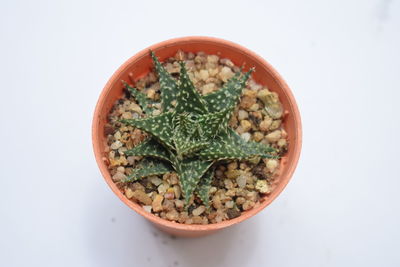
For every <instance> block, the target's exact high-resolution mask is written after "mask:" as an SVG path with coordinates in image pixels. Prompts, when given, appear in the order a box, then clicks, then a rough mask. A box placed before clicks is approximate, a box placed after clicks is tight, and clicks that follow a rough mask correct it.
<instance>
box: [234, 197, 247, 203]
mask: <svg viewBox="0 0 400 267" xmlns="http://www.w3.org/2000/svg"><path fill="white" fill-rule="evenodd" d="M244 202H246V199H245V198H244V197H238V198H236V204H237V205H243V203H244Z"/></svg>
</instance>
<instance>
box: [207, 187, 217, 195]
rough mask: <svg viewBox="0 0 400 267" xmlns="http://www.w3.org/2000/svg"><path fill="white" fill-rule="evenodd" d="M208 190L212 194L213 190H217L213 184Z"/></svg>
mask: <svg viewBox="0 0 400 267" xmlns="http://www.w3.org/2000/svg"><path fill="white" fill-rule="evenodd" d="M208 192H209V193H210V194H214V193H215V192H217V188H216V187H215V186H212V187H211V188H210V190H209V191H208Z"/></svg>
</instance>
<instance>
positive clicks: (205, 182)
mask: <svg viewBox="0 0 400 267" xmlns="http://www.w3.org/2000/svg"><path fill="white" fill-rule="evenodd" d="M213 178H214V168H210V169H208V171H207V172H206V173H205V174H204V175H203V177H201V179H200V182H199V184H198V185H197V188H196V193H197V195H198V196H199V197H200V199H201V201H203V203H204V205H206V207H209V205H210V195H209V191H210V188H211V182H212V180H213Z"/></svg>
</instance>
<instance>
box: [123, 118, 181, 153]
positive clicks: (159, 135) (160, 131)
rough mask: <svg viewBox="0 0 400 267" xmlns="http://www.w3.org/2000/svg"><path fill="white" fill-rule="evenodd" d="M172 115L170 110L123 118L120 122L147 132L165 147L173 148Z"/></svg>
mask: <svg viewBox="0 0 400 267" xmlns="http://www.w3.org/2000/svg"><path fill="white" fill-rule="evenodd" d="M172 117H173V113H172V112H166V113H162V114H160V115H158V116H153V117H148V118H144V119H123V120H121V122H122V123H125V124H128V125H131V126H134V127H136V128H139V129H141V130H143V131H145V132H147V133H149V134H150V135H152V136H153V137H154V138H156V139H157V140H158V141H160V142H161V143H162V144H164V145H165V146H166V147H169V148H172V149H173V148H174V145H173V142H172Z"/></svg>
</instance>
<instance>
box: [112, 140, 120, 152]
mask: <svg viewBox="0 0 400 267" xmlns="http://www.w3.org/2000/svg"><path fill="white" fill-rule="evenodd" d="M121 146H122V143H121V142H120V141H118V140H117V141H115V142H114V143H112V144H111V149H114V150H116V149H118V148H120V147H121Z"/></svg>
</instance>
